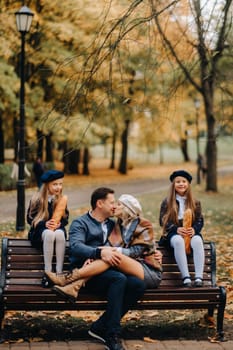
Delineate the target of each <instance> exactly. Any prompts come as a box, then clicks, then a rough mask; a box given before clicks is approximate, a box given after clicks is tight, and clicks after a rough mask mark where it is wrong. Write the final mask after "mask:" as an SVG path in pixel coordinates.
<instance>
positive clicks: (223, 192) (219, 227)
mask: <svg viewBox="0 0 233 350" xmlns="http://www.w3.org/2000/svg"><path fill="white" fill-rule="evenodd" d="M186 168H187V166H186ZM188 169H189V170H190V171H194V169H195V168H194V167H193V166H192V165H190V166H189V168H188ZM171 170H173V168H171V167H170V168H169V166H163V167H159V168H155V169H151V168H148V170H147V171H145V168H144V169H143V170H140V169H139V170H132V171H131V172H130V173H129V175H128V176H127V177H122V176H119V175H118V174H117V173H116V172H111V173H110V176H108V180H107V182H109V183H110V182H112V183H114V182H115V181H130V179H131V178H135V177H141V178H142V177H157V178H159V177H164V176H167V174H169V173H170V171H171ZM97 179H98V181H97ZM103 180H105V183H106V171H102V172H101V170H100V169H99V171H98V172H97V173H95V176H93V177H90V178H88V179H87V178H85V179H84V178H83V180H82V179H81V180H80V179H79V181H83V182H84V183H86V182H87V181H95V183H96V184H97V183H101V182H102V181H103ZM75 183H76V179H75V178H73V177H71V176H70V177H69V179H68V184H67V185H68V186H72V185H74V184H75ZM102 183H103V182H102ZM97 186H98V184H97ZM204 186H205V184H204V183H202V184H201V185H196V184H195V183H193V190H194V193H195V196H196V197H197V198H199V199H200V200H201V202H202V208H203V213H204V217H205V228H204V231H203V235H204V238H205V240H210V241H214V242H215V243H216V251H217V282H218V284H219V285H224V286H225V287H226V289H227V306H226V312H225V320H224V329H225V333H226V338H228V339H233V254H232V246H233V234H232V230H233V225H232V224H233V219H232V218H233V177H232V175H231V174H229V175H225V176H223V177H219V180H218V193H207V192H205V190H204ZM164 196H166V192H165V191H160V192H156V193H150V194H145V195H143V196H140V197H138V198H139V200H140V201H141V203H142V206H143V211H144V216H145V217H147V218H149V219H151V220H152V222H153V223H154V228H155V232H156V236H157V238H159V236H160V232H161V230H160V227H159V225H158V213H159V204H160V202H161V200H162V198H163V197H164ZM86 209H87V208H79V209H78V210H77V211H76V212H73V213H71V220H72V217H74V216H76V215H77V214H81V213H82V212H83V211H84V210H86ZM0 234H1V236H6V235H8V234H9V235H11V236H12V234H14V235H15V232H14V223H7V224H4V226H3V225H1V224H0ZM18 235H19V236H24V235H25V232H24V233H21V234H18ZM203 316H204V312H203V311H190V310H185V311H179V310H177V311H146V312H131V313H128V314H127V316H126V317H125V318H124V319H123V336H124V337H125V338H138V339H139V338H140V339H141V338H145V337H149V338H153V339H169V338H176V339H177V338H184V339H207V337H208V336H212V335H213V334H214V332H215V330H214V329H213V325H207V324H206V323H205V322H204V319H203ZM97 317H98V312H78V311H77V312H63V313H57V312H55V311H54V312H37V313H33V312H28V313H25V312H22V313H12V312H11V313H8V314H7V315H6V318H5V321H6V327H5V328H6V330H7V331H8V334H9V335H10V339H11V341H19V342H20V341H21V340H29V341H30V340H34V341H36V340H37V341H40V340H66V339H81V338H82V339H85V338H87V336H88V335H87V330H88V327H89V326H90V324H91V322H92V321H93V320H94V319H96V318H97Z"/></svg>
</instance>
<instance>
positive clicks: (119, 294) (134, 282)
mask: <svg viewBox="0 0 233 350" xmlns="http://www.w3.org/2000/svg"><path fill="white" fill-rule="evenodd" d="M91 208H92V210H91V211H89V212H88V213H86V214H84V215H82V216H81V217H79V218H77V219H75V220H74V221H73V222H72V224H71V227H70V232H69V240H70V261H71V268H72V269H75V268H80V267H81V266H82V265H83V264H84V262H85V261H86V260H87V259H102V260H104V261H105V262H108V263H109V264H110V265H111V266H114V265H117V263H118V258H119V254H118V253H117V252H116V251H115V250H114V249H110V247H106V248H104V247H103V246H104V245H105V243H106V241H107V238H108V236H109V234H110V233H111V231H112V229H113V227H114V224H115V223H114V221H113V220H112V219H110V217H111V216H113V215H114V210H115V197H114V191H113V190H112V189H110V188H105V187H101V188H98V189H96V190H95V191H94V192H93V193H92V196H91ZM101 247H103V248H101ZM86 288H88V289H89V290H91V291H92V292H94V293H97V294H99V293H100V294H104V295H105V296H106V298H107V306H106V310H105V311H104V313H103V314H102V315H101V316H100V318H99V319H98V320H97V321H95V322H94V323H93V324H92V326H91V328H90V330H89V334H90V335H91V336H92V337H94V338H96V339H99V340H101V341H102V342H103V343H105V347H106V349H108V350H124V349H125V348H124V346H123V344H122V342H121V339H120V336H121V325H120V321H121V318H122V317H123V316H124V315H125V314H126V313H127V311H128V310H129V309H131V308H132V306H133V305H135V304H136V303H137V301H138V300H139V299H140V298H141V297H142V295H143V293H144V290H145V284H144V281H142V280H140V279H139V278H136V277H134V276H130V275H124V274H123V273H122V272H120V271H117V270H116V269H114V268H110V269H108V270H107V271H105V272H103V273H101V274H100V275H97V276H95V277H92V278H91V279H90V280H89V281H88V282H87V283H86Z"/></svg>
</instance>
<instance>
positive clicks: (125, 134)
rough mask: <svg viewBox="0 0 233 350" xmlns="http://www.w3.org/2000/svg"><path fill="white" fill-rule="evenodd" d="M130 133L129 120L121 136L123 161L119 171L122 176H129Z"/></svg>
mask: <svg viewBox="0 0 233 350" xmlns="http://www.w3.org/2000/svg"><path fill="white" fill-rule="evenodd" d="M128 132H129V120H128V119H127V120H126V121H125V129H124V131H123V132H122V136H121V144H122V150H121V160H120V164H119V169H118V171H119V172H120V173H121V174H127V153H128Z"/></svg>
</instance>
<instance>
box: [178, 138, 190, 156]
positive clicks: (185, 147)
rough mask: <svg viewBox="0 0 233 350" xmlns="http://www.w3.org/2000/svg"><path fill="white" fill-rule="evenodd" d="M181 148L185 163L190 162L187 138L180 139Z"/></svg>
mask: <svg viewBox="0 0 233 350" xmlns="http://www.w3.org/2000/svg"><path fill="white" fill-rule="evenodd" d="M180 147H181V151H182V154H183V157H184V161H185V162H189V161H190V159H189V155H188V141H187V138H181V139H180Z"/></svg>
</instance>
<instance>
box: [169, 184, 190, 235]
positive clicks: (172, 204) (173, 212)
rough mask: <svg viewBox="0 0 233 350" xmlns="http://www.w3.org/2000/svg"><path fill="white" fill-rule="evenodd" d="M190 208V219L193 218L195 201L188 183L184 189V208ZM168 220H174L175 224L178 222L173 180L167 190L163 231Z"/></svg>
mask: <svg viewBox="0 0 233 350" xmlns="http://www.w3.org/2000/svg"><path fill="white" fill-rule="evenodd" d="M188 208H189V209H191V211H192V221H194V219H195V209H196V202H195V199H194V197H193V195H192V191H191V185H190V183H188V188H187V191H186V200H185V209H188ZM169 221H172V222H174V223H175V224H176V225H178V224H179V222H178V208H177V202H176V190H175V181H173V182H172V184H171V186H170V190H169V192H168V197H167V212H166V214H165V215H164V217H163V229H164V231H165V228H166V225H167V223H168V222H169Z"/></svg>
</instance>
